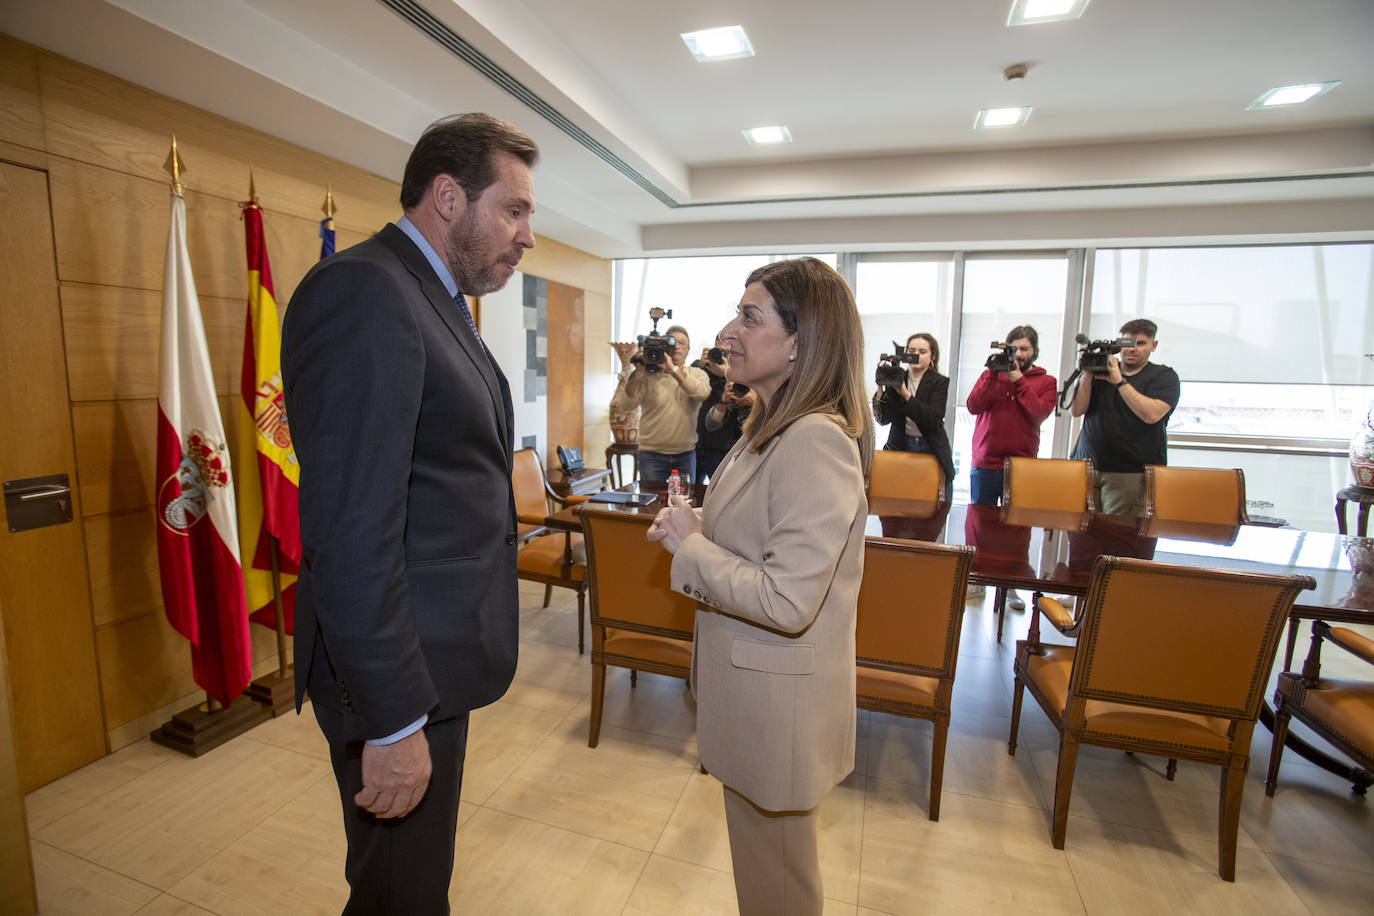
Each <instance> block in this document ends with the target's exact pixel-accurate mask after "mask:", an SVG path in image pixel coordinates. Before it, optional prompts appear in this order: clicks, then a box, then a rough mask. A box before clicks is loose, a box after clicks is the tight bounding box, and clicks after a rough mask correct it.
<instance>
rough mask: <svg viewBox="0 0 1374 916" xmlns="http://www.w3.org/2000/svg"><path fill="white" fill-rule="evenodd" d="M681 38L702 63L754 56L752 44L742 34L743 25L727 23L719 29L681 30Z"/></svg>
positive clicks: (746, 36)
mask: <svg viewBox="0 0 1374 916" xmlns="http://www.w3.org/2000/svg"><path fill="white" fill-rule="evenodd" d="M682 40H683V41H685V42H686V43H687V49H688V50H689V51H691V52H692V56H693V57H695V58H696V59H697V60H699V61H700V62H701V63H703V64H705V63H709V62H711V61H715V60H734V59H735V58H737V57H753V56H754V46H753V45H751V44H750V43H749V36H748V35H746V34H744V27H743V26H738V25H727V26H725V27H724V28H720V29H702V30H701V31H700V32H683V33H682Z"/></svg>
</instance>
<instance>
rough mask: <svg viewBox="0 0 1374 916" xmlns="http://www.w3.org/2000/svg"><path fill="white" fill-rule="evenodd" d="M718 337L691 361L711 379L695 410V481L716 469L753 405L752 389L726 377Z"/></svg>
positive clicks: (724, 356) (726, 362)
mask: <svg viewBox="0 0 1374 916" xmlns="http://www.w3.org/2000/svg"><path fill="white" fill-rule="evenodd" d="M720 343H721V341H720V337H716V345H715V346H714V347H711V348H710V349H709V350H703V351H702V353H701V359H699V360H697V361H696V362H694V363H692V365H693V366H696V367H697V368H699V369H704V370H705V371H706V378H707V380H708V381H710V383H711V393H710V394H709V395H707V396H706V400H705V401H703V402H702V404H701V411H700V412H699V413H698V414H697V473H696V477H695V478H694V480H693V482H694V483H701V484H704V483H706V479H707V478H708V477H710V476H711V475H712V474H714V473H715V472H716V468H718V467H720V463H721V461H723V460H724V459H725V456H726V454H727V453H728V452H729V451H730V449H731V447H732V446H734V444H735V443H736V442H738V441H739V438H740V436H741V435H743V433H744V421H745V420H747V419H748V418H749V410H750V408H752V407H753V406H754V393H753V392H752V391H750V390H749V389H748V388H746V387H745V386H743V385H741V384H739V383H738V382H736V383H734V384H731V383H730V382H729V381H728V380H727V379H726V373H727V371H728V370H729V368H730V363H729V354H728V353H727V352H726V351H725V350H724V349H723V348H722V347H721V345H720Z"/></svg>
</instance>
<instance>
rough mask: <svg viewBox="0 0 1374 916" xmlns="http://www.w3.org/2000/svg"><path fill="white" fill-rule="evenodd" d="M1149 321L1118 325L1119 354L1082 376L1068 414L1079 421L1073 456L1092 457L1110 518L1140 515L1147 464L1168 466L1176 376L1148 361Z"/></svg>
mask: <svg viewBox="0 0 1374 916" xmlns="http://www.w3.org/2000/svg"><path fill="white" fill-rule="evenodd" d="M1158 331H1159V329H1158V327H1157V326H1156V325H1155V323H1154V322H1153V321H1150V320H1148V319H1145V318H1137V319H1135V320H1133V321H1128V322H1126V323H1125V324H1123V325H1122V326H1121V335H1122V337H1123V338H1129V339H1130V342H1131V343H1132V344H1133V345H1132V346H1126V345H1125V344H1126V341H1124V340H1123V341H1122V342H1121V343H1122V347H1121V356H1120V358H1119V359H1118V358H1117V357H1116V356H1107V357H1106V364H1107V368H1106V371H1105V372H1088V371H1085V372H1084V373H1083V376H1084V379H1085V381H1086V382H1087V383H1086V384H1084V383H1083V382H1080V383H1079V385H1078V389H1077V390H1076V391H1075V392H1074V395H1073V403H1072V405H1071V406H1070V410H1071V411H1072V412H1073V415H1074V416H1075V417H1083V430H1082V431H1081V432H1080V433H1079V434H1078V443H1077V444H1076V445H1075V446H1074V449H1073V457H1074V458H1091V459H1092V462H1093V468H1094V470H1095V471H1097V481H1096V486H1097V507H1098V511H1099V512H1104V513H1106V514H1108V515H1140V514H1141V513H1142V512H1143V511H1144V507H1145V465H1147V464H1167V463H1168V459H1167V444H1168V440H1167V437H1166V432H1165V428H1166V427H1167V426H1168V425H1169V417H1170V415H1172V414H1173V412H1174V408H1175V407H1176V406H1178V398H1179V381H1178V373H1177V372H1175V371H1174V370H1173V369H1170V368H1169V367H1168V366H1164V365H1159V364H1156V363H1151V362H1150V354H1152V353H1153V352H1154V351H1155V348H1156V347H1158V346H1159V341H1157V340H1156V339H1155V334H1156V333H1158Z"/></svg>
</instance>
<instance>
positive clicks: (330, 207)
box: [320, 184, 336, 229]
mask: <svg viewBox="0 0 1374 916" xmlns="http://www.w3.org/2000/svg"><path fill="white" fill-rule="evenodd" d="M320 209H321V210H322V211H324V218H325V219H327V220H333V219H334V214H335V212H336V208H335V206H334V186H333V185H332V184H330V185H326V186H325V192H324V206H323V207H321V208H320ZM329 228H331V229H333V228H334V227H333V226H330V227H329Z"/></svg>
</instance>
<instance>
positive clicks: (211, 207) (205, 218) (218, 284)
mask: <svg viewBox="0 0 1374 916" xmlns="http://www.w3.org/2000/svg"><path fill="white" fill-rule="evenodd" d="M50 174H51V178H52V209H53V227H54V231H55V233H56V236H57V274H58V277H59V278H60V279H61V280H62V282H64V283H99V284H104V285H107V286H122V287H129V288H133V289H155V290H161V289H162V272H163V269H164V267H165V266H166V263H167V231H168V226H169V224H170V219H171V205H170V201H171V189H170V186H169V184H168V182H167V181H165V180H164V181H151V180H148V179H143V178H135V177H133V176H130V175H125V174H121V173H119V172H111V171H109V170H107V169H99V168H95V167H93V166H88V165H82V164H80V163H75V162H70V161H67V160H62V159H54V160H53V163H52V167H51V170H50ZM185 197H186V241H187V246H188V247H189V249H190V252H191V270H192V271H193V272H194V274H195V278H196V292H197V294H199V295H201V296H220V297H223V298H230V299H232V298H238V297H241V296H243V295H245V293H246V291H247V288H248V287H247V283H248V271H247V268H246V267H245V266H244V256H243V226H242V220H241V217H240V213H239V207H238V204H236V203H234V202H232V201H228V200H224V199H222V198H218V197H211V196H208V195H205V194H196V193H194V192H191V191H188V192H187V193H186V195H185Z"/></svg>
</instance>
